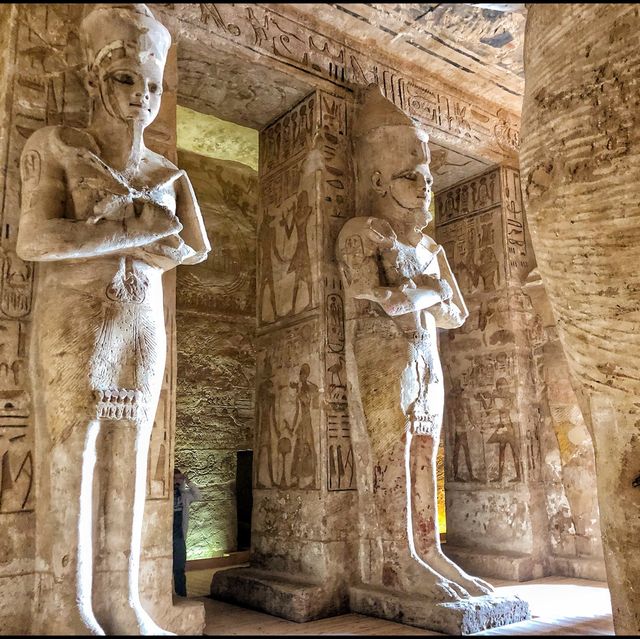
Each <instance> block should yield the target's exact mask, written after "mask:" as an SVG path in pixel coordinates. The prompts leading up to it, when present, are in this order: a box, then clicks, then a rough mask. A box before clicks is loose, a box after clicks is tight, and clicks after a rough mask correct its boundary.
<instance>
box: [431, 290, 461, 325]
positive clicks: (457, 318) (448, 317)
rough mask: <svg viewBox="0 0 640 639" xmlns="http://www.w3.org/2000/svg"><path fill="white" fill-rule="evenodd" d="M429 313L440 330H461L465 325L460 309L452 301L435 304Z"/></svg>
mask: <svg viewBox="0 0 640 639" xmlns="http://www.w3.org/2000/svg"><path fill="white" fill-rule="evenodd" d="M445 283H446V282H445ZM429 312H430V313H431V314H432V315H433V317H434V318H435V320H436V325H437V326H438V327H440V328H460V326H462V325H463V324H464V318H463V316H462V313H461V312H460V309H459V308H458V307H457V305H456V304H454V303H453V302H451V301H443V302H440V304H435V305H434V306H432V307H431V308H430V309H429Z"/></svg>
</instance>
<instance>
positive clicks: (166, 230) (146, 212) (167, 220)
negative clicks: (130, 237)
mask: <svg viewBox="0 0 640 639" xmlns="http://www.w3.org/2000/svg"><path fill="white" fill-rule="evenodd" d="M134 225H135V226H137V227H139V229H140V230H144V231H150V232H151V233H157V234H158V236H159V238H162V237H165V236H167V235H177V234H178V233H180V231H182V228H183V227H182V224H181V222H180V220H179V219H178V216H177V215H176V214H175V213H174V212H173V211H171V210H170V209H168V208H166V207H164V206H157V205H155V204H151V203H146V204H145V205H144V206H143V207H142V214H141V215H140V217H139V218H135V221H132V222H131V223H130V227H131V228H133V227H134Z"/></svg>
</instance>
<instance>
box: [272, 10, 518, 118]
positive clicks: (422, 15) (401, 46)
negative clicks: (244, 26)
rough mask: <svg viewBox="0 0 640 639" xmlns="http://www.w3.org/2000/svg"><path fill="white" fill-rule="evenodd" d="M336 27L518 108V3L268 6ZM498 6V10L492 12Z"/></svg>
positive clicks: (327, 27)
mask: <svg viewBox="0 0 640 639" xmlns="http://www.w3.org/2000/svg"><path fill="white" fill-rule="evenodd" d="M271 6H273V7H274V8H275V7H278V10H280V11H282V12H283V13H285V14H289V15H291V16H294V15H295V16H296V17H298V18H299V17H302V16H305V18H306V19H307V20H308V22H309V24H313V25H314V26H316V28H319V30H320V31H327V32H333V34H334V36H335V35H336V32H338V33H342V34H344V35H346V36H348V37H349V38H350V39H352V40H360V41H361V42H363V43H364V44H366V45H367V47H368V48H369V49H378V50H380V51H384V52H385V54H386V55H388V56H390V57H394V58H396V59H400V60H402V61H403V62H404V63H409V64H413V65H418V66H420V67H422V69H423V73H424V74H425V75H429V74H433V75H437V76H439V77H440V78H442V79H444V80H446V81H448V82H450V83H451V84H453V85H455V86H460V87H462V88H464V89H465V90H466V91H468V92H470V93H473V94H475V95H477V96H478V97H479V98H481V99H487V100H490V101H492V102H495V103H498V104H500V105H501V106H503V107H504V108H507V109H509V110H510V111H512V112H515V113H518V114H519V113H520V110H521V107H522V96H523V92H524V68H523V59H522V51H523V43H524V23H525V19H526V10H525V5H524V4H500V5H498V4H482V5H473V4H464V3H379V4H378V3H375V4H360V3H312V4H301V3H291V4H281V5H271ZM498 9H499V10H498Z"/></svg>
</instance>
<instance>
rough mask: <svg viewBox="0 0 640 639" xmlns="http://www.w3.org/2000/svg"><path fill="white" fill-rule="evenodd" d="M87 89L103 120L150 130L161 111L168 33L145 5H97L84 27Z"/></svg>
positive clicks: (168, 43) (82, 34) (81, 31)
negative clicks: (133, 124)
mask: <svg viewBox="0 0 640 639" xmlns="http://www.w3.org/2000/svg"><path fill="white" fill-rule="evenodd" d="M80 35H81V39H82V44H83V46H84V49H85V53H86V56H87V61H88V75H87V88H88V90H89V93H90V95H91V96H92V97H93V98H95V99H96V101H97V108H98V109H99V110H100V113H101V115H102V114H106V115H107V116H108V117H112V118H117V119H119V120H124V121H129V122H131V123H137V124H139V125H141V126H142V127H143V128H144V127H146V126H148V125H149V124H151V122H153V120H154V119H155V118H156V116H157V115H158V111H159V110H160V100H161V96H162V78H163V73H164V65H165V62H166V60H167V52H168V51H169V46H170V45H171V35H170V34H169V31H167V29H166V28H165V27H164V25H162V24H161V23H160V22H158V21H157V20H156V19H155V18H154V17H153V14H152V13H151V11H150V10H149V9H148V8H147V6H146V5H144V4H98V5H96V6H95V8H94V9H93V10H92V11H91V12H90V13H89V14H88V15H87V16H86V17H85V19H84V20H83V21H82V25H81V26H80Z"/></svg>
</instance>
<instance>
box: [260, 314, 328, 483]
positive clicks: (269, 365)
mask: <svg viewBox="0 0 640 639" xmlns="http://www.w3.org/2000/svg"><path fill="white" fill-rule="evenodd" d="M316 327H317V323H316V322H315V321H311V322H306V323H304V324H300V325H297V326H294V327H292V328H290V329H286V331H285V333H284V335H281V336H279V337H278V338H277V339H274V335H273V334H266V335H264V336H263V337H261V338H259V340H264V345H263V347H262V348H261V349H260V350H261V352H262V355H260V356H259V358H258V362H259V365H258V380H259V381H258V384H257V393H256V434H255V447H254V450H255V464H254V469H255V470H254V486H255V488H258V489H260V488H276V487H277V488H280V489H283V490H288V489H291V488H298V489H302V490H315V489H318V488H319V487H320V485H319V461H318V460H319V455H320V451H319V441H318V437H319V435H318V433H319V432H320V430H319V429H320V388H319V386H318V385H317V384H316V383H315V382H314V378H315V376H316V374H317V373H316V372H315V371H316V367H315V366H313V365H310V364H308V363H303V364H299V362H300V360H301V359H302V360H303V361H304V358H306V357H307V353H309V352H310V351H311V350H312V349H313V343H314V342H313V337H314V336H315V330H317V328H316ZM280 330H281V329H280Z"/></svg>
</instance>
